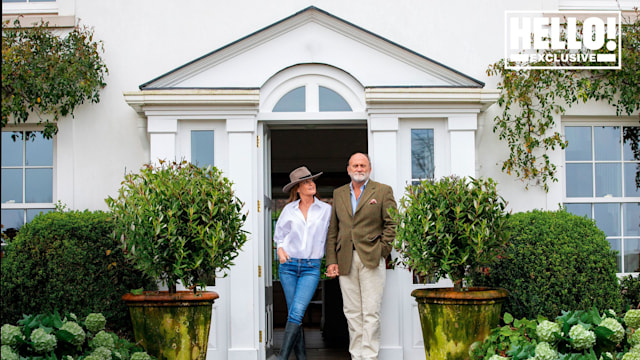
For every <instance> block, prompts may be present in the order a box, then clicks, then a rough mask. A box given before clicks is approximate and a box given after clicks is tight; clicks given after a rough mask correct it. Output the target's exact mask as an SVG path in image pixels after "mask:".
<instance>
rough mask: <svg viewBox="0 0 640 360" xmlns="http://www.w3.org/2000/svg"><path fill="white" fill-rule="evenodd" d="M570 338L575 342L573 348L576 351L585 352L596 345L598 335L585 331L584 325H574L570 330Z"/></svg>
mask: <svg viewBox="0 0 640 360" xmlns="http://www.w3.org/2000/svg"><path fill="white" fill-rule="evenodd" d="M569 337H571V339H572V340H573V342H572V343H571V346H573V348H574V349H576V350H585V349H588V348H590V347H592V346H593V344H595V343H596V334H595V333H594V332H593V331H591V330H587V329H585V328H584V327H583V326H582V325H580V324H578V325H573V326H572V327H571V330H569Z"/></svg>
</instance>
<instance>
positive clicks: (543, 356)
mask: <svg viewBox="0 0 640 360" xmlns="http://www.w3.org/2000/svg"><path fill="white" fill-rule="evenodd" d="M557 358H558V352H557V351H555V350H554V349H553V348H552V347H551V345H549V343H548V342H541V343H539V344H538V345H537V346H536V355H535V356H534V359H536V360H556V359H557Z"/></svg>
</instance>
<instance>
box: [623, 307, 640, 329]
mask: <svg viewBox="0 0 640 360" xmlns="http://www.w3.org/2000/svg"><path fill="white" fill-rule="evenodd" d="M624 323H625V324H627V326H628V327H630V328H634V329H638V328H639V327H640V309H631V310H629V311H627V313H626V314H624Z"/></svg>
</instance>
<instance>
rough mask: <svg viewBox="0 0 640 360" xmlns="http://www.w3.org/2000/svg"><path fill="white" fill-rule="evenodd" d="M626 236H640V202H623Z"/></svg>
mask: <svg viewBox="0 0 640 360" xmlns="http://www.w3.org/2000/svg"><path fill="white" fill-rule="evenodd" d="M622 211H623V212H624V233H623V235H624V236H640V203H635V204H634V203H626V204H622Z"/></svg>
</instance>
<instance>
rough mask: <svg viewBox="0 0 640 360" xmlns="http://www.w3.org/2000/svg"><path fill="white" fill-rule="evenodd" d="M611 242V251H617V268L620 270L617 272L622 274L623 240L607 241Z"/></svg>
mask: <svg viewBox="0 0 640 360" xmlns="http://www.w3.org/2000/svg"><path fill="white" fill-rule="evenodd" d="M607 240H608V241H609V245H611V250H613V251H615V252H616V253H617V254H616V265H617V266H616V267H617V268H618V270H616V272H619V273H621V272H622V261H621V258H622V245H621V244H622V240H620V239H607Z"/></svg>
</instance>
